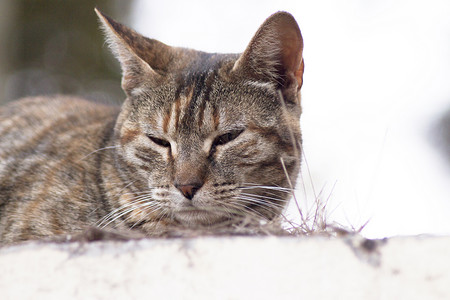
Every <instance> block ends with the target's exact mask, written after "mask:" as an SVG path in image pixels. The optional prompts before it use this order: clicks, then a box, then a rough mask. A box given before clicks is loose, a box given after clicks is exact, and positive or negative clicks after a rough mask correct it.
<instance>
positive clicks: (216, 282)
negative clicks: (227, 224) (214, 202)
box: [0, 237, 450, 299]
mask: <svg viewBox="0 0 450 300" xmlns="http://www.w3.org/2000/svg"><path fill="white" fill-rule="evenodd" d="M448 253H450V237H399V238H391V239H389V240H384V241H370V240H365V239H363V238H360V237H353V238H349V237H347V238H345V237H344V238H326V237H303V238H277V237H227V238H224V237H221V238H211V237H209V238H195V239H166V240H162V239H160V240H157V239H156V240H140V241H129V242H118V241H115V242H114V241H110V242H108V241H103V242H93V243H88V244H87V243H84V244H83V243H71V244H42V243H29V244H24V245H19V246H13V247H8V248H2V249H0V270H1V272H0V291H1V296H0V298H1V299H155V298H156V299H300V298H301V299H450V284H449V283H450V258H449V255H448Z"/></svg>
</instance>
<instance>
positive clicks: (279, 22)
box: [232, 12, 304, 103]
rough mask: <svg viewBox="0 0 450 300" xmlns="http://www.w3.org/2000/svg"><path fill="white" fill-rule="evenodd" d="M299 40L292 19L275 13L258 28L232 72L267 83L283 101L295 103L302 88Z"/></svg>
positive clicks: (287, 15) (301, 54) (297, 29)
mask: <svg viewBox="0 0 450 300" xmlns="http://www.w3.org/2000/svg"><path fill="white" fill-rule="evenodd" d="M303 70H304V63H303V38H302V34H301V32H300V28H299V27H298V24H297V22H296V21H295V19H294V17H293V16H292V15H291V14H289V13H287V12H277V13H275V14H273V15H272V16H270V17H269V18H267V20H266V21H265V22H264V23H263V24H262V25H261V27H260V28H259V29H258V31H257V32H256V34H255V35H254V36H253V39H252V40H251V41H250V44H249V45H248V46H247V49H246V50H245V51H244V53H242V55H241V56H240V57H239V59H238V60H237V61H236V63H235V65H234V67H233V70H232V71H233V72H234V73H235V74H238V75H240V76H243V77H245V78H250V79H252V80H255V81H258V82H264V83H271V84H273V85H274V86H276V88H277V89H279V90H280V91H281V92H282V93H283V96H284V97H285V100H287V101H292V102H295V103H298V102H299V101H300V100H299V99H300V98H299V93H298V92H299V91H300V88H301V87H302V84H303Z"/></svg>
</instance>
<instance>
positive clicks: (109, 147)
mask: <svg viewBox="0 0 450 300" xmlns="http://www.w3.org/2000/svg"><path fill="white" fill-rule="evenodd" d="M118 147H119V146H118V145H116V146H108V147H104V148H100V149H97V150H94V151H92V152H91V153H88V154H87V155H85V156H83V157H82V158H80V160H79V162H80V161H82V160H83V159H85V158H86V157H88V156H90V155H92V154H94V153H97V152H99V151H103V150H108V149H115V148H118Z"/></svg>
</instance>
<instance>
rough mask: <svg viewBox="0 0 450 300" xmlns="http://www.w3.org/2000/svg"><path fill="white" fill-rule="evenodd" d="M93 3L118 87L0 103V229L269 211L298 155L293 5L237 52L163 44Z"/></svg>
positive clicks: (184, 220) (197, 221) (52, 231)
mask: <svg viewBox="0 0 450 300" xmlns="http://www.w3.org/2000/svg"><path fill="white" fill-rule="evenodd" d="M97 13H98V15H99V18H100V21H101V22H102V26H103V29H104V31H105V33H106V36H107V39H108V41H109V44H110V46H111V48H112V49H113V52H114V53H115V55H116V56H117V58H118V60H119V61H120V63H121V66H122V71H123V79H122V87H123V89H124V91H125V92H126V94H127V99H126V100H125V101H124V103H123V105H122V107H113V106H104V105H99V104H94V103H90V102H87V101H85V100H83V99H78V98H74V97H64V96H53V97H38V98H27V99H22V100H19V101H17V102H15V103H13V104H10V105H8V106H5V107H3V108H0V243H2V244H9V243H13V242H18V241H24V240H29V239H40V238H44V237H49V236H53V235H58V234H74V233H77V232H80V231H83V230H84V229H85V228H87V227H89V226H99V227H101V228H115V229H119V230H125V229H130V228H131V229H135V230H139V231H141V232H143V233H145V234H147V235H154V234H157V233H158V232H161V231H164V230H165V229H166V228H168V227H172V226H175V227H176V226H182V227H195V226H210V225H213V224H218V223H221V222H229V224H232V223H233V222H238V221H239V220H240V219H241V218H242V217H248V216H251V217H255V218H262V219H271V218H273V217H275V216H277V215H279V214H280V213H281V212H282V210H283V208H284V207H285V206H286V203H287V200H288V199H289V197H290V188H291V186H290V184H295V181H296V178H297V173H298V171H299V167H300V152H301V151H300V147H301V134H300V126H299V118H300V114H301V107H300V87H301V85H302V82H303V80H302V75H303V66H304V65H303V59H302V49H303V41H302V38H301V34H300V30H299V29H298V25H297V23H296V22H295V20H294V19H293V17H292V16H291V15H289V14H288V13H284V12H280V13H276V14H274V15H272V16H271V17H270V18H268V19H267V20H266V22H265V23H264V24H263V25H262V26H261V27H260V29H259V30H258V32H257V33H256V35H255V37H254V38H253V40H252V41H251V42H250V44H249V46H248V47H247V49H246V51H245V52H244V53H243V54H242V55H238V54H208V53H204V52H199V51H194V50H189V49H183V48H175V47H170V46H167V45H165V44H163V43H161V42H158V41H156V40H152V39H148V38H145V37H143V36H141V35H139V34H138V33H136V32H135V31H133V30H131V29H129V28H127V27H125V26H124V25H122V24H120V23H117V22H115V21H114V20H112V19H111V18H109V17H107V16H105V15H103V14H102V13H100V12H98V11H97ZM286 172H287V174H286ZM287 175H288V176H289V179H290V181H291V183H289V180H288V177H287ZM235 220H236V221H235Z"/></svg>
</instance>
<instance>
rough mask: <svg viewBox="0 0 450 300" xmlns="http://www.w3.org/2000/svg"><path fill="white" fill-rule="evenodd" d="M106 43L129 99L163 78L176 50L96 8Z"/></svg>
mask: <svg viewBox="0 0 450 300" xmlns="http://www.w3.org/2000/svg"><path fill="white" fill-rule="evenodd" d="M95 12H96V13H97V16H98V17H99V19H100V22H101V25H102V29H103V31H104V32H105V35H106V41H107V43H108V45H109V47H110V48H111V50H112V52H113V53H114V55H115V56H116V58H117V59H118V60H119V62H120V65H121V67H122V89H123V90H124V91H125V93H127V95H128V96H131V95H133V91H136V90H137V89H138V88H142V87H143V86H144V85H146V84H150V85H153V84H155V85H156V84H158V82H160V81H161V80H162V79H164V76H165V74H166V73H167V69H168V66H169V64H170V62H171V61H172V59H173V51H172V48H171V47H170V46H167V45H165V44H163V43H161V42H159V41H157V40H154V39H149V38H146V37H144V36H142V35H140V34H139V33H137V32H136V31H134V30H132V29H130V28H128V27H126V26H125V25H122V24H120V23H118V22H116V21H114V20H113V19H112V18H110V17H108V16H107V15H105V14H103V13H102V12H100V11H99V10H98V9H97V8H95Z"/></svg>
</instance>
